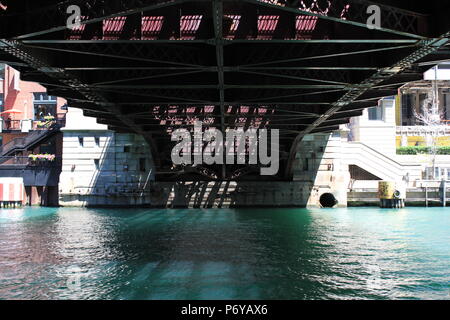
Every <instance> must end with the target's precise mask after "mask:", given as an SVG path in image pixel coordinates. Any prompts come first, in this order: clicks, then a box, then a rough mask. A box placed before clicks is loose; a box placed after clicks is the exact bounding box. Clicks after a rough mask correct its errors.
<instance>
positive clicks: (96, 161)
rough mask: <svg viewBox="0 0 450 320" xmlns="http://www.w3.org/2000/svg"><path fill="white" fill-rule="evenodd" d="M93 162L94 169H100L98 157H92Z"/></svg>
mask: <svg viewBox="0 0 450 320" xmlns="http://www.w3.org/2000/svg"><path fill="white" fill-rule="evenodd" d="M94 164H95V169H96V170H99V169H100V159H94Z"/></svg>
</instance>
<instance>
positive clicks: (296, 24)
mask: <svg viewBox="0 0 450 320" xmlns="http://www.w3.org/2000/svg"><path fill="white" fill-rule="evenodd" d="M10 2H11V4H9V5H8V9H7V10H6V11H3V12H0V62H5V63H7V64H10V65H11V66H13V67H16V68H17V69H19V70H20V71H21V72H22V77H23V79H24V80H28V81H37V82H40V83H41V84H42V85H44V86H45V87H47V88H48V91H49V93H50V94H52V95H55V96H60V97H64V98H66V99H67V100H68V103H69V105H70V106H73V107H78V108H81V109H83V110H84V114H85V115H86V116H92V117H96V118H97V121H98V122H99V123H101V124H106V125H108V127H109V128H110V129H111V130H115V131H118V132H133V133H137V134H140V135H142V136H144V137H145V138H146V140H147V142H148V143H149V145H150V146H151V149H152V156H153V159H154V161H155V165H156V169H157V173H158V179H161V180H165V179H168V180H170V179H182V178H183V175H186V176H188V175H189V174H192V173H195V174H196V175H200V176H199V179H205V178H206V179H224V180H226V179H257V174H255V172H259V171H258V170H257V169H258V168H257V167H255V166H250V165H246V166H244V165H211V166H203V167H198V166H197V167H190V168H173V167H171V166H172V163H171V159H170V155H171V150H172V147H173V145H174V142H171V139H170V133H171V132H172V131H173V130H175V129H178V128H187V129H190V130H191V129H192V127H193V123H194V122H195V121H202V122H203V123H204V126H205V127H206V128H212V127H216V128H219V129H221V130H222V132H225V131H226V130H227V129H233V128H236V127H241V128H244V129H248V128H267V129H279V130H280V152H281V159H280V161H281V166H280V167H281V169H282V170H280V172H279V174H278V176H276V177H273V179H286V180H289V179H291V178H292V174H293V164H294V161H295V156H296V153H297V151H298V150H297V149H298V144H299V142H300V141H301V140H302V138H303V137H304V136H305V135H306V134H310V133H318V132H331V131H333V130H336V129H338V128H339V126H340V125H342V124H346V123H348V121H349V118H351V117H354V116H359V115H361V114H362V110H364V109H365V108H368V107H373V106H376V105H377V101H378V100H379V99H380V98H382V97H385V96H391V95H395V94H397V91H398V88H399V87H401V86H402V85H404V84H405V83H407V82H411V81H415V80H421V79H422V73H423V72H424V71H425V70H426V69H428V68H430V67H432V66H433V65H434V64H436V63H439V62H440V61H442V60H445V59H448V57H449V55H450V50H449V45H448V44H449V37H450V34H449V31H450V22H448V19H447V18H446V16H445V12H449V9H450V5H449V4H444V3H442V1H433V0H429V1H427V2H426V4H411V3H408V2H407V1H396V0H392V1H382V0H379V1H375V2H373V1H366V0H328V1H323V0H303V1H295V0H294V1H288V0H285V1H283V0H127V1H124V0H108V1H99V0H83V1H81V0H73V1H55V0H45V1H44V0H43V1H25V0H16V1H10ZM69 5H78V6H79V7H80V9H81V25H80V26H79V27H77V28H75V29H68V28H67V18H68V16H69V14H67V7H68V6H69ZM372 5H377V6H378V7H379V8H380V9H381V12H380V17H381V28H380V29H375V30H373V29H369V28H368V27H367V19H368V17H369V16H370V14H368V13H367V12H368V11H367V9H368V7H369V6H372ZM407 6H409V7H407ZM190 178H192V177H190ZM266 178H267V177H266ZM266 178H265V179H266Z"/></svg>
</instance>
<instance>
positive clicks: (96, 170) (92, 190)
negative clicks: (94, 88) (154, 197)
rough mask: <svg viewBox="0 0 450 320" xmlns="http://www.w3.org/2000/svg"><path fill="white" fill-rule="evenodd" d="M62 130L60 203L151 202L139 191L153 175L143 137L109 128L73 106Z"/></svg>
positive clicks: (137, 203)
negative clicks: (85, 115) (113, 130)
mask: <svg viewBox="0 0 450 320" xmlns="http://www.w3.org/2000/svg"><path fill="white" fill-rule="evenodd" d="M62 131H63V166H62V173H61V176H60V184H59V193H60V205H62V206H102V205H110V204H115V205H140V204H148V203H149V199H148V198H145V197H144V196H139V195H142V194H143V193H144V191H145V190H146V189H147V190H148V188H149V182H150V181H152V180H154V175H155V173H154V168H153V160H152V156H151V152H150V149H149V147H148V145H147V143H146V142H145V141H144V139H143V138H142V137H141V136H138V135H135V134H122V133H115V132H112V131H108V130H106V128H105V126H103V125H98V124H97V123H96V122H95V119H94V118H88V117H84V116H83V114H82V112H81V110H79V109H74V108H69V112H68V115H67V124H66V127H65V128H63V129H62ZM136 195H138V196H136ZM112 196H114V197H115V199H114V201H112V200H111V197H112Z"/></svg>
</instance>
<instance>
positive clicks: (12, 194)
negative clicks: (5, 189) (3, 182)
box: [8, 183, 16, 201]
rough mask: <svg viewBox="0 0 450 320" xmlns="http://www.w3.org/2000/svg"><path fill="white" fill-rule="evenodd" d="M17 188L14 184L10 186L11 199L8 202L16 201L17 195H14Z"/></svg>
mask: <svg viewBox="0 0 450 320" xmlns="http://www.w3.org/2000/svg"><path fill="white" fill-rule="evenodd" d="M15 187H16V186H15V185H14V183H10V184H9V199H8V201H14V200H16V199H15V197H14V196H15V194H14V191H15V190H14V189H16V188H15Z"/></svg>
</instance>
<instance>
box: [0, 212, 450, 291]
mask: <svg viewBox="0 0 450 320" xmlns="http://www.w3.org/2000/svg"><path fill="white" fill-rule="evenodd" d="M449 298H450V209H445V208H429V209H425V208H406V209H403V210H386V209H385V210H381V209H377V208H360V209H359V208H358V209H354V208H351V209H335V210H333V209H331V210H320V209H317V210H307V209H245V210H240V209H217V210H216V209H205V210H151V209H78V208H26V209H15V210H12V209H11V210H7V209H1V210H0V299H449Z"/></svg>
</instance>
